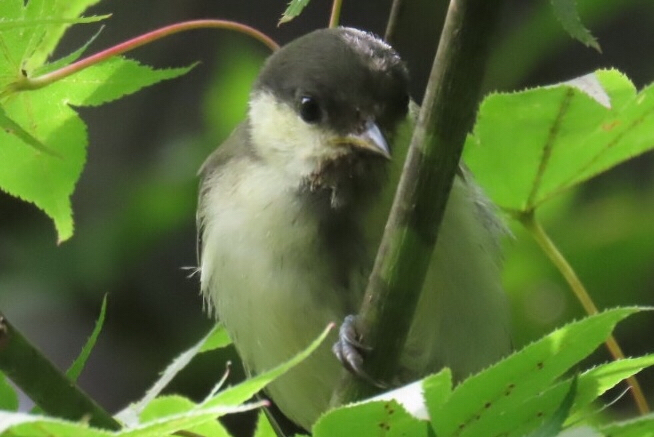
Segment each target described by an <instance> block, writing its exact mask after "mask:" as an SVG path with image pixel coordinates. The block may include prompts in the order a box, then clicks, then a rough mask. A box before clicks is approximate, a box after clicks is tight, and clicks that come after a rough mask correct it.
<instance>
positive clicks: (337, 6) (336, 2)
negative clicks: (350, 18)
mask: <svg viewBox="0 0 654 437" xmlns="http://www.w3.org/2000/svg"><path fill="white" fill-rule="evenodd" d="M342 6H343V0H333V1H332V13H331V15H330V16H329V28H334V27H337V26H338V23H339V21H340V20H341V7H342Z"/></svg>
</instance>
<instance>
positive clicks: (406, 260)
mask: <svg viewBox="0 0 654 437" xmlns="http://www.w3.org/2000/svg"><path fill="white" fill-rule="evenodd" d="M501 3H502V0H487V1H478V0H452V1H451V2H450V5H449V9H448V12H447V17H446V19H445V25H444V27H443V31H442V35H441V38H440V42H439V46H438V51H437V53H436V56H435V58H434V61H433V64H432V70H431V73H430V77H429V82H428V84H427V90H426V93H425V98H424V101H423V104H422V108H421V109H420V114H419V116H418V121H417V123H416V127H415V130H414V132H413V137H412V139H411V144H410V146H409V152H408V155H407V158H406V162H405V164H404V171H403V173H402V177H401V179H400V182H399V185H398V188H397V192H396V194H395V199H394V201H393V206H392V208H391V212H390V216H389V218H388V222H387V224H386V228H385V231H384V236H383V238H382V242H381V244H380V247H379V251H378V253H377V258H376V259H375V264H374V267H373V270H372V273H371V274H370V279H369V281H368V287H367V289H366V293H365V296H364V300H363V302H364V303H363V305H362V308H361V310H360V312H359V318H358V321H360V322H361V323H360V326H359V328H360V334H361V335H362V337H363V343H364V344H366V345H367V346H370V347H371V351H370V353H369V354H368V355H367V356H366V360H365V361H364V370H365V371H366V373H367V374H368V375H369V376H370V377H372V379H373V380H375V381H381V382H388V381H392V380H393V376H394V375H396V373H397V368H398V365H399V360H400V356H401V353H402V350H403V349H404V344H405V342H406V339H407V336H408V333H409V328H410V326H411V323H412V321H413V314H414V312H415V309H416V305H417V302H418V299H419V297H420V292H421V290H422V285H423V282H424V279H425V275H426V272H427V268H428V266H429V260H430V257H431V253H432V252H433V249H434V245H435V244H436V239H437V236H438V228H439V226H440V223H441V220H442V217H443V213H444V210H445V205H446V203H447V199H448V197H449V193H450V188H451V186H452V183H453V179H454V177H455V174H456V172H457V169H458V165H459V158H460V156H461V151H462V148H463V143H464V141H465V137H466V134H467V133H468V132H469V131H470V129H471V128H472V124H473V121H474V115H475V112H476V109H477V106H478V103H479V96H480V90H481V82H482V79H483V74H484V67H485V61H486V58H487V56H488V52H489V41H490V39H491V38H490V37H491V34H492V32H493V29H494V27H495V25H496V22H497V19H498V16H499V10H500V6H501ZM372 392H373V388H372V387H369V386H368V384H366V383H365V382H364V381H362V380H360V379H359V380H357V379H356V378H355V377H353V376H352V375H349V374H348V375H344V379H343V381H342V383H341V384H340V385H339V387H337V388H336V390H335V392H334V395H333V397H332V404H334V405H337V404H341V403H343V401H352V400H356V399H361V398H363V397H365V396H368V395H370V394H372Z"/></svg>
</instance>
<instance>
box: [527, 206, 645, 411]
mask: <svg viewBox="0 0 654 437" xmlns="http://www.w3.org/2000/svg"><path fill="white" fill-rule="evenodd" d="M518 219H519V220H520V223H522V225H523V226H524V227H525V229H527V231H529V233H530V234H531V236H532V237H533V238H534V240H536V243H538V245H539V246H540V248H541V250H542V251H543V252H545V254H546V255H547V257H548V258H549V259H550V261H552V264H554V265H555V266H556V268H557V269H558V270H559V272H560V273H561V275H563V277H564V278H565V280H566V282H567V283H568V285H569V286H570V288H571V289H572V292H573V293H574V295H575V296H576V297H577V300H579V302H581V306H582V307H583V308H584V310H585V311H586V313H587V314H588V315H593V314H597V313H598V310H597V306H595V303H594V302H593V299H592V298H591V297H590V295H589V294H588V291H586V287H584V284H583V283H582V282H581V280H580V279H579V277H578V276H577V274H576V273H575V271H574V269H573V268H572V266H571V265H570V264H569V263H568V261H567V260H566V259H565V257H564V256H563V254H562V253H561V252H560V251H559V249H558V248H557V247H556V245H555V244H554V242H553V241H552V240H551V239H550V237H549V235H547V232H545V229H543V227H542V226H541V224H540V222H539V221H538V220H536V217H535V215H534V213H533V211H531V212H527V213H524V214H522V215H520V216H518ZM606 348H607V349H608V350H609V353H610V354H611V356H612V357H613V359H614V360H621V359H624V353H623V352H622V349H621V348H620V345H619V344H618V342H617V340H616V339H615V337H614V336H613V335H611V336H610V337H609V338H608V340H606ZM627 384H629V386H630V387H631V395H632V396H633V397H634V401H635V403H636V407H637V408H638V411H639V412H640V414H642V415H645V414H647V413H649V411H650V408H649V405H648V403H647V399H646V398H645V395H644V394H643V390H642V388H641V386H640V383H639V382H638V380H637V379H636V377H635V376H631V377H629V378H627Z"/></svg>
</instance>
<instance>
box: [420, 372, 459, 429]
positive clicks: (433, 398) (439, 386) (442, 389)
mask: <svg viewBox="0 0 654 437" xmlns="http://www.w3.org/2000/svg"><path fill="white" fill-rule="evenodd" d="M422 387H423V389H424V392H425V403H426V404H427V410H428V411H429V417H436V416H435V415H436V414H438V411H439V410H440V409H441V408H442V407H443V405H445V403H446V402H447V401H448V400H449V399H450V396H451V395H452V371H451V370H450V369H448V368H444V369H443V370H441V371H440V372H438V373H437V374H436V375H431V376H428V377H427V378H425V380H424V381H423V383H422Z"/></svg>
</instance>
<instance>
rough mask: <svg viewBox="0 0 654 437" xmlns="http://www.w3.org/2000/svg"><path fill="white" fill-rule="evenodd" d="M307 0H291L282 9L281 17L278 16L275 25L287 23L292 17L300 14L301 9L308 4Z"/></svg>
mask: <svg viewBox="0 0 654 437" xmlns="http://www.w3.org/2000/svg"><path fill="white" fill-rule="evenodd" d="M309 1H310V0H291V2H290V3H289V4H288V7H287V8H286V10H285V11H284V14H283V15H282V18H280V20H279V23H277V25H278V26H279V25H281V24H284V23H288V22H289V21H291V20H292V19H293V18H295V17H297V16H298V15H300V13H302V10H303V9H304V8H305V7H306V6H307V5H308V4H309Z"/></svg>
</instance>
